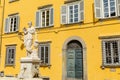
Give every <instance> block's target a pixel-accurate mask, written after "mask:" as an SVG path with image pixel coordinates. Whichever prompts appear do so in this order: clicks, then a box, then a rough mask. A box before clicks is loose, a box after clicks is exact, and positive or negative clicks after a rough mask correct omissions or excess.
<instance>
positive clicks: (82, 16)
mask: <svg viewBox="0 0 120 80" xmlns="http://www.w3.org/2000/svg"><path fill="white" fill-rule="evenodd" d="M79 20H80V21H83V20H84V1H83V0H81V1H80V19H79Z"/></svg>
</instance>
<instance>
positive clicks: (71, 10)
mask: <svg viewBox="0 0 120 80" xmlns="http://www.w3.org/2000/svg"><path fill="white" fill-rule="evenodd" d="M69 21H70V23H72V22H73V6H69Z"/></svg>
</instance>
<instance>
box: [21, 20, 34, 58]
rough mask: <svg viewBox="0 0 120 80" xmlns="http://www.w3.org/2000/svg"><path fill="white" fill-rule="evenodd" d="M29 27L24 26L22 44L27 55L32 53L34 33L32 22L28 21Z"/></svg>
mask: <svg viewBox="0 0 120 80" xmlns="http://www.w3.org/2000/svg"><path fill="white" fill-rule="evenodd" d="M28 26H29V28H27V29H26V28H24V29H23V31H24V45H25V47H26V51H27V56H30V54H31V53H32V44H33V35H34V34H35V28H34V27H32V22H29V23H28Z"/></svg>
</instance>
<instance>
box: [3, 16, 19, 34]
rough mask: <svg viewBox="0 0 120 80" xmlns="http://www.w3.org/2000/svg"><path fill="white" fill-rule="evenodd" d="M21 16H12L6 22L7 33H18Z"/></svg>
mask: <svg viewBox="0 0 120 80" xmlns="http://www.w3.org/2000/svg"><path fill="white" fill-rule="evenodd" d="M18 26H19V16H18V15H12V16H9V17H8V18H6V21H5V33H12V32H16V31H18Z"/></svg>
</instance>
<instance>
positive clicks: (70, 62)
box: [66, 50, 75, 78]
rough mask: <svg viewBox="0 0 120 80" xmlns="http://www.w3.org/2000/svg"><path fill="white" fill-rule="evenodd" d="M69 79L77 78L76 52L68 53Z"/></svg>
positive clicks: (69, 51)
mask: <svg viewBox="0 0 120 80" xmlns="http://www.w3.org/2000/svg"><path fill="white" fill-rule="evenodd" d="M66 66H67V77H68V78H75V50H68V51H67V65H66Z"/></svg>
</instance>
